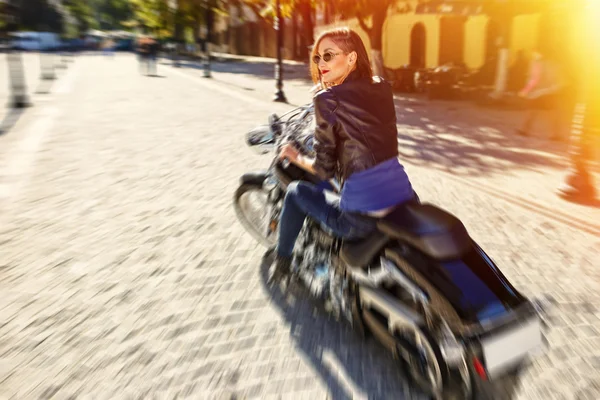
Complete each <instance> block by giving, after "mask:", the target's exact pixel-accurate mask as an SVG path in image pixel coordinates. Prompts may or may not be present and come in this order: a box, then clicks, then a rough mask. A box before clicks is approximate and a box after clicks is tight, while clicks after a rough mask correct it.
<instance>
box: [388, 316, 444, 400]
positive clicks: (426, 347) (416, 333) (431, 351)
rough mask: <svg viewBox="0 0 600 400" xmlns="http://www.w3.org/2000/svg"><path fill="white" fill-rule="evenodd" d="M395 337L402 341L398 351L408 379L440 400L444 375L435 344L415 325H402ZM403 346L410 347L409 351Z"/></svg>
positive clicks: (425, 392)
mask: <svg viewBox="0 0 600 400" xmlns="http://www.w3.org/2000/svg"><path fill="white" fill-rule="evenodd" d="M396 337H398V338H399V339H401V341H402V343H403V345H400V344H399V345H398V352H399V353H400V359H401V360H402V361H403V364H404V367H405V371H406V373H407V375H408V377H409V379H411V380H412V382H413V383H414V384H415V386H417V387H418V388H419V389H421V391H423V393H424V394H426V395H428V396H431V397H432V398H433V399H435V400H441V399H442V395H443V392H444V377H443V375H442V366H441V363H442V361H441V354H440V352H439V350H438V349H437V346H436V345H435V344H432V343H431V342H430V339H429V337H428V335H426V334H424V333H423V332H422V331H421V330H420V329H419V328H418V327H416V326H406V327H403V328H402V329H401V330H400V331H396ZM404 346H408V347H410V348H411V351H408V350H407V349H405V348H404Z"/></svg>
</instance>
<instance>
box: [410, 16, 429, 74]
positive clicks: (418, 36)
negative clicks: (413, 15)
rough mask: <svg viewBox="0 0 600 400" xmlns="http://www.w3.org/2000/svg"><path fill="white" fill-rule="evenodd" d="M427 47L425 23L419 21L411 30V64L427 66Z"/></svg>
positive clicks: (421, 66)
mask: <svg viewBox="0 0 600 400" xmlns="http://www.w3.org/2000/svg"><path fill="white" fill-rule="evenodd" d="M426 49H427V42H426V32H425V25H423V24H422V23H420V22H419V23H417V24H416V25H415V26H413V28H412V31H411V32H410V65H411V66H413V67H417V68H424V67H425V61H426V59H425V51H426Z"/></svg>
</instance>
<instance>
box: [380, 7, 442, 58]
mask: <svg viewBox="0 0 600 400" xmlns="http://www.w3.org/2000/svg"><path fill="white" fill-rule="evenodd" d="M439 21H440V20H439V17H438V16H435V15H414V14H397V15H391V16H389V17H388V18H387V20H386V24H385V25H384V27H383V29H384V37H383V46H382V47H383V49H382V50H383V59H384V60H385V66H386V67H389V68H399V67H401V66H403V65H406V64H408V63H409V62H410V34H411V32H412V29H413V27H414V26H415V25H416V24H418V23H422V24H423V25H424V26H425V37H426V40H425V54H426V55H425V63H426V66H427V67H435V66H437V64H438V61H439V47H440V22H439Z"/></svg>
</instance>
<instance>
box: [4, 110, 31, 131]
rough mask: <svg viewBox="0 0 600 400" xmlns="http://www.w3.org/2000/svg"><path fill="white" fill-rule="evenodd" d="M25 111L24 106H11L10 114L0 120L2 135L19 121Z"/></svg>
mask: <svg viewBox="0 0 600 400" xmlns="http://www.w3.org/2000/svg"><path fill="white" fill-rule="evenodd" d="M24 112H25V109H24V108H10V109H9V111H8V114H6V116H5V117H4V119H3V120H2V122H0V136H2V135H4V134H5V133H8V131H10V130H11V128H12V127H13V126H15V124H16V123H17V121H18V120H19V118H20V117H21V115H23V113H24Z"/></svg>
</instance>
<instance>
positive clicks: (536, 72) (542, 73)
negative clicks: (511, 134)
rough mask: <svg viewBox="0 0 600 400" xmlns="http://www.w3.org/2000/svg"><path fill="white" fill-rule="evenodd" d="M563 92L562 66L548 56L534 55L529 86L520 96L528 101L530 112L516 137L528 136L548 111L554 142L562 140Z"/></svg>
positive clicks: (538, 53) (527, 107) (526, 103)
mask: <svg viewBox="0 0 600 400" xmlns="http://www.w3.org/2000/svg"><path fill="white" fill-rule="evenodd" d="M564 88H565V82H564V75H563V73H562V71H561V66H560V65H559V63H558V62H557V61H556V60H555V59H554V58H553V57H550V56H549V55H542V54H541V53H540V52H534V54H533V60H532V62H531V67H530V72H529V79H528V82H527V84H526V85H525V87H524V88H523V89H522V90H521V91H520V92H519V97H521V98H523V99H525V107H526V109H527V112H526V114H525V118H524V119H523V122H522V124H521V127H520V128H519V129H518V130H517V133H518V134H519V135H521V136H529V135H530V134H531V128H532V126H533V125H534V123H535V122H536V120H537V119H538V117H539V115H540V113H541V112H544V111H546V112H547V113H549V114H550V119H551V122H552V130H553V132H552V134H551V139H553V140H557V139H560V138H562V137H563V136H564V134H563V132H561V131H562V125H563V124H562V123H561V122H562V121H561V119H562V116H563V114H564V113H563V112H561V111H562V110H561V107H560V102H561V100H562V95H563V90H564Z"/></svg>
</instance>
